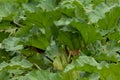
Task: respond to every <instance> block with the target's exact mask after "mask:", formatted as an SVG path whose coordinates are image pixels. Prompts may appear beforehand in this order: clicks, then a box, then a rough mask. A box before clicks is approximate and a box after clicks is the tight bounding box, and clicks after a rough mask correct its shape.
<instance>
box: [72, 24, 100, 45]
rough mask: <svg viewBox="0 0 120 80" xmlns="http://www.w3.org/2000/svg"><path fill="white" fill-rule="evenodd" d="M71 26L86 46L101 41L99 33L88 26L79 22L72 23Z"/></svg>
mask: <svg viewBox="0 0 120 80" xmlns="http://www.w3.org/2000/svg"><path fill="white" fill-rule="evenodd" d="M71 24H72V26H74V27H75V28H76V29H77V30H78V31H79V32H80V33H81V35H82V37H83V41H85V43H87V44H89V43H92V42H95V41H97V40H100V39H102V37H101V35H100V33H98V32H97V30H96V28H95V27H93V26H92V25H90V24H85V23H80V22H72V23H71Z"/></svg>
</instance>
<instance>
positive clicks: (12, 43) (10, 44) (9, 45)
mask: <svg viewBox="0 0 120 80" xmlns="http://www.w3.org/2000/svg"><path fill="white" fill-rule="evenodd" d="M19 41H20V38H16V37H9V38H7V39H5V40H3V42H2V48H4V49H6V51H17V50H21V49H23V45H18V43H19Z"/></svg>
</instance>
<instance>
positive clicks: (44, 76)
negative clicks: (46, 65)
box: [26, 70, 62, 80]
mask: <svg viewBox="0 0 120 80" xmlns="http://www.w3.org/2000/svg"><path fill="white" fill-rule="evenodd" d="M26 76H27V78H28V79H29V80H39V79H41V80H62V78H61V75H60V74H57V73H50V72H48V71H44V70H40V71H32V72H30V73H29V74H27V75H26Z"/></svg>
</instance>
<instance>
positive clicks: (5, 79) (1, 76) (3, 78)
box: [0, 71, 9, 80]
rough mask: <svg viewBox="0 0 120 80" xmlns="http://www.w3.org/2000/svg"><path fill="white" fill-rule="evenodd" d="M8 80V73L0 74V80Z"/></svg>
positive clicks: (2, 72)
mask: <svg viewBox="0 0 120 80" xmlns="http://www.w3.org/2000/svg"><path fill="white" fill-rule="evenodd" d="M8 79H9V73H8V72H6V71H1V72H0V80H8Z"/></svg>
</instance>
